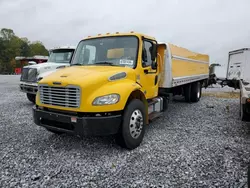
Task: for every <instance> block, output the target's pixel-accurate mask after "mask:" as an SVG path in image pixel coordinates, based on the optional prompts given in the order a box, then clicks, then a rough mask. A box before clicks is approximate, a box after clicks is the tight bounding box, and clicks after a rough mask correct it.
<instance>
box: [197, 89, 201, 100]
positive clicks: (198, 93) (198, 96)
mask: <svg viewBox="0 0 250 188" xmlns="http://www.w3.org/2000/svg"><path fill="white" fill-rule="evenodd" d="M200 96H201V91H200V89H198V92H197V98H198V99H199V98H200Z"/></svg>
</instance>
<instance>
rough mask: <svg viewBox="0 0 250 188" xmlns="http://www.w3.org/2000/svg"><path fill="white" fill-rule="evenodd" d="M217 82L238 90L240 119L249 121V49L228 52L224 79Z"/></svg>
mask: <svg viewBox="0 0 250 188" xmlns="http://www.w3.org/2000/svg"><path fill="white" fill-rule="evenodd" d="M218 81H219V82H220V84H221V85H222V86H225V85H227V86H229V87H233V88H235V89H240V118H241V120H242V121H250V48H242V49H238V50H234V51H230V52H229V54H228V66H227V75H226V79H219V80H218Z"/></svg>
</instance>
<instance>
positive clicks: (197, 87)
mask: <svg viewBox="0 0 250 188" xmlns="http://www.w3.org/2000/svg"><path fill="white" fill-rule="evenodd" d="M200 98H201V83H200V82H194V83H192V84H191V102H198V101H199V100H200Z"/></svg>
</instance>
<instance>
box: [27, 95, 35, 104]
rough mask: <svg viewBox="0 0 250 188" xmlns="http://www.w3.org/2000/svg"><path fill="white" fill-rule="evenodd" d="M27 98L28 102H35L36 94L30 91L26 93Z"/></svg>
mask: <svg viewBox="0 0 250 188" xmlns="http://www.w3.org/2000/svg"><path fill="white" fill-rule="evenodd" d="M27 98H28V99H29V101H30V102H32V103H34V104H35V103H36V95H35V94H30V93H27Z"/></svg>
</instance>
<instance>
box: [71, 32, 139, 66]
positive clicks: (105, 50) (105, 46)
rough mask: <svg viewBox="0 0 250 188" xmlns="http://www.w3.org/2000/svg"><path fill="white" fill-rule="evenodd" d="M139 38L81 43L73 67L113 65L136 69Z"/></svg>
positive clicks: (103, 39) (90, 40) (97, 39)
mask: <svg viewBox="0 0 250 188" xmlns="http://www.w3.org/2000/svg"><path fill="white" fill-rule="evenodd" d="M137 50H138V38H137V37H134V36H119V37H104V38H95V39H87V40H83V41H81V42H80V44H79V45H78V47H77V50H76V54H75V56H74V59H73V60H72V65H108V66H110V65H112V66H128V67H131V68H134V67H135V65H136V61H137Z"/></svg>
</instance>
